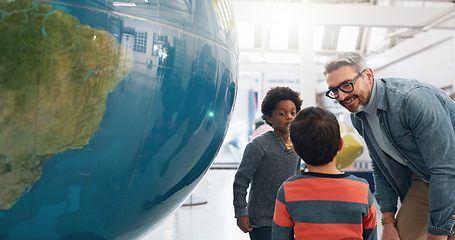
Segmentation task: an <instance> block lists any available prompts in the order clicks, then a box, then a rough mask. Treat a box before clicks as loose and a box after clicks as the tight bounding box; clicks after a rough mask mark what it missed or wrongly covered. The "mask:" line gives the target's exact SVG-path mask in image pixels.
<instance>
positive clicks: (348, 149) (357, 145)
mask: <svg viewBox="0 0 455 240" xmlns="http://www.w3.org/2000/svg"><path fill="white" fill-rule="evenodd" d="M340 131H341V137H342V138H343V140H344V145H343V148H342V149H341V151H340V152H338V154H337V156H336V158H335V159H336V164H337V168H338V169H343V168H347V167H349V166H350V165H351V164H352V163H353V162H354V160H355V159H356V158H358V157H359V156H360V155H361V154H362V152H363V145H362V138H361V137H360V135H358V134H357V132H355V131H354V129H352V128H351V127H349V126H348V125H346V124H345V123H340Z"/></svg>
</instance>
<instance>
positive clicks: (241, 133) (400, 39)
mask: <svg viewBox="0 0 455 240" xmlns="http://www.w3.org/2000/svg"><path fill="white" fill-rule="evenodd" d="M231 4H232V8H233V12H234V20H235V22H236V25H237V33H238V43H239V50H240V51H239V62H238V64H239V80H238V93H237V98H236V105H235V108H234V113H233V116H232V119H231V123H230V126H229V129H228V133H227V136H226V138H225V140H224V142H223V145H222V147H221V149H220V151H219V153H218V155H217V157H216V158H215V160H214V163H213V164H212V167H211V169H210V171H209V172H208V174H207V175H206V176H205V177H204V179H203V181H202V182H201V184H200V186H198V188H197V189H196V191H195V192H194V193H193V195H192V198H193V199H189V200H187V202H190V203H196V204H194V205H192V206H184V207H182V208H181V209H179V210H178V211H177V212H176V213H174V214H173V215H172V216H170V217H169V218H168V220H166V221H164V223H163V225H162V226H160V227H159V228H158V229H156V230H155V231H154V232H152V233H151V234H150V235H149V236H148V238H145V239H248V236H247V234H243V233H242V232H241V231H240V230H239V229H238V228H237V226H236V224H235V219H234V217H233V207H232V182H233V177H234V174H235V169H236V168H237V166H238V164H239V162H240V160H241V156H242V153H243V150H244V147H245V146H246V144H247V143H248V141H249V140H250V138H251V135H252V134H253V131H254V130H255V128H256V127H257V126H258V125H259V122H260V121H259V119H260V116H261V112H260V106H261V100H262V99H263V97H264V96H265V94H266V92H267V91H268V90H269V89H270V88H271V87H274V86H288V87H291V88H292V89H294V90H296V91H299V92H300V93H301V98H302V99H303V101H304V102H303V107H305V106H315V105H317V106H321V107H324V108H327V109H329V110H330V111H332V112H333V113H335V114H336V115H337V117H338V120H339V121H340V122H341V123H343V124H345V125H346V126H347V127H350V126H352V125H351V124H350V120H349V113H348V112H347V110H345V109H344V108H342V107H341V106H340V105H339V104H338V103H337V102H336V101H334V100H332V99H328V98H326V97H325V96H324V93H325V91H327V85H326V83H325V78H324V76H323V74H322V72H323V65H324V64H325V62H326V61H327V60H328V58H330V57H331V56H333V55H334V54H336V53H337V52H340V51H354V52H358V53H360V54H361V55H363V56H364V57H365V58H366V60H367V63H368V64H369V65H370V67H371V68H372V69H373V71H374V74H375V78H381V77H404V78H415V79H418V80H421V81H424V82H429V83H431V84H433V85H436V86H437V87H439V88H441V89H443V90H444V91H445V92H447V94H450V93H452V92H454V91H455V78H454V77H453V76H454V71H455V64H454V58H455V39H454V36H455V31H454V30H455V18H454V17H455V5H454V3H453V1H447V0H429V1H417V0H282V1H279V0H276V1H274V0H231ZM355 134H356V133H355ZM359 139H360V140H359V141H360V144H361V145H363V146H364V143H363V140H362V139H361V138H359ZM345 167H346V166H345ZM344 170H346V171H350V172H354V173H355V172H359V173H362V172H363V173H369V172H370V171H371V163H370V160H369V157H368V152H367V150H366V148H364V149H363V153H362V154H361V155H360V156H358V157H357V158H356V159H355V161H353V163H352V164H350V165H349V166H347V167H346V168H345V169H344ZM192 201H193V202H192ZM197 203H200V205H198V204H197ZM379 218H380V216H378V219H379Z"/></svg>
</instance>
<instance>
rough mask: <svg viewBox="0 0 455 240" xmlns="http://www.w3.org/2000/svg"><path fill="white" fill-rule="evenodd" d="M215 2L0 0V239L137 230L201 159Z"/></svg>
mask: <svg viewBox="0 0 455 240" xmlns="http://www.w3.org/2000/svg"><path fill="white" fill-rule="evenodd" d="M237 61H238V47H237V35H236V29H235V24H234V20H233V13H232V10H231V4H230V2H229V1H228V0H172V1H159V0H131V1H112V0H71V1H70V0H53V1H46V0H40V1H34V0H0V239H7V240H22V239H24V240H25V239H27V240H29V239H33V240H34V239H39V240H47V239H59V240H69V239H72V240H78V239H83V240H92V239H93V240H95V239H128V240H129V239H138V238H140V237H142V236H144V235H146V234H147V233H148V232H150V231H152V230H153V229H154V228H156V227H157V226H158V225H159V224H160V223H161V222H162V221H164V219H165V218H166V217H167V216H168V215H169V214H170V213H172V212H173V211H175V210H176V209H177V208H178V207H180V206H181V204H182V203H183V202H184V201H185V200H186V199H187V198H188V196H189V195H191V193H192V192H193V190H194V189H195V188H196V186H197V185H198V183H199V182H200V181H201V179H202V178H203V176H204V175H205V173H206V172H207V170H208V169H209V167H210V165H211V164H212V162H213V159H214V157H215V156H216V154H217V152H218V150H219V148H220V146H221V144H222V142H223V140H224V137H225V135H226V131H227V128H228V125H229V121H230V118H231V115H232V111H233V107H234V102H235V98H236V93H237V79H238V69H237V68H238V66H237Z"/></svg>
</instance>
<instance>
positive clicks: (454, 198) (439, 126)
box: [402, 87, 455, 237]
mask: <svg viewBox="0 0 455 240" xmlns="http://www.w3.org/2000/svg"><path fill="white" fill-rule="evenodd" d="M447 99H448V98H447ZM447 99H444V98H442V97H441V96H438V95H437V93H435V92H434V90H430V89H429V88H425V87H420V88H416V89H415V90H413V91H410V92H409V93H408V94H407V97H406V100H405V102H404V104H403V109H402V110H403V112H404V113H406V115H405V117H404V119H405V121H406V124H407V125H408V127H409V129H410V131H411V133H412V134H413V135H414V139H415V141H416V144H417V147H418V152H419V153H420V154H421V155H422V157H423V160H424V162H425V166H426V167H427V169H428V172H427V173H426V174H429V198H430V202H429V218H428V223H429V224H428V232H429V233H430V234H431V235H429V237H433V234H434V235H446V236H447V235H450V234H452V233H453V231H452V227H453V223H454V221H455V219H454V218H455V216H454V215H453V211H454V209H455V132H454V126H453V125H452V121H453V119H451V118H454V115H453V114H455V103H454V102H453V101H447ZM448 100H450V99H448ZM451 114H452V116H451ZM410 161H412V159H410ZM424 170H425V169H424ZM450 223H452V224H450Z"/></svg>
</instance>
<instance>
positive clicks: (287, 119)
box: [267, 100, 297, 133]
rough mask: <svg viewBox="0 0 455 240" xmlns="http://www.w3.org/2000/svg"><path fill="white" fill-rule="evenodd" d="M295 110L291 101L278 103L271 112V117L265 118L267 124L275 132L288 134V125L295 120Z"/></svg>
mask: <svg viewBox="0 0 455 240" xmlns="http://www.w3.org/2000/svg"><path fill="white" fill-rule="evenodd" d="M296 114H297V109H296V107H295V104H294V102H293V101H291V100H282V101H279V102H278V103H277V105H276V107H275V109H274V110H273V112H272V116H267V122H269V123H270V124H272V128H273V129H274V131H275V132H279V133H289V129H288V127H289V124H290V123H291V122H292V120H293V119H294V118H295V116H296Z"/></svg>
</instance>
